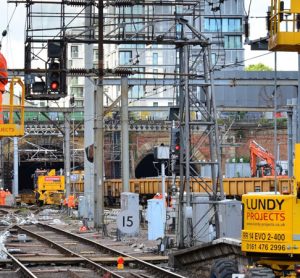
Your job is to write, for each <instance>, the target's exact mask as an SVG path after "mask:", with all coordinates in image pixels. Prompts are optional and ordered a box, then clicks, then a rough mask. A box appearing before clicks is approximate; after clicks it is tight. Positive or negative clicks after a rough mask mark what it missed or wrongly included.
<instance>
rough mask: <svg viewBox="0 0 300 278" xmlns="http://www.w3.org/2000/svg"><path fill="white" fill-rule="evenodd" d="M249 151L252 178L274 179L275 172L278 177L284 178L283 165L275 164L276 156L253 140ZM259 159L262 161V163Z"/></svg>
mask: <svg viewBox="0 0 300 278" xmlns="http://www.w3.org/2000/svg"><path fill="white" fill-rule="evenodd" d="M249 150H250V168H251V176H252V177H266V176H273V177H274V176H275V171H277V175H278V176H280V177H282V176H283V175H282V167H281V165H279V164H276V163H275V158H274V155H273V154H271V153H270V152H268V151H267V150H266V149H265V148H264V147H262V146H261V145H259V144H258V143H257V142H256V141H254V140H252V141H251V142H250V144H249ZM258 159H260V161H259V160H258ZM284 177H287V176H284Z"/></svg>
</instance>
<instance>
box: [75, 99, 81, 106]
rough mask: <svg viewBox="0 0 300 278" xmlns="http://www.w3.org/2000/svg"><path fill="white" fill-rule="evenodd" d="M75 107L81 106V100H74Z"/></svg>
mask: <svg viewBox="0 0 300 278" xmlns="http://www.w3.org/2000/svg"><path fill="white" fill-rule="evenodd" d="M75 106H76V107H83V100H75Z"/></svg>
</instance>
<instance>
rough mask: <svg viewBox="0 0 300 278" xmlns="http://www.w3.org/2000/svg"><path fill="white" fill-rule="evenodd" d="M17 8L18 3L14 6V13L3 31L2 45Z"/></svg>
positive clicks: (0, 42)
mask: <svg viewBox="0 0 300 278" xmlns="http://www.w3.org/2000/svg"><path fill="white" fill-rule="evenodd" d="M16 9H17V5H16V6H15V8H14V10H13V12H12V15H11V17H10V19H9V21H8V23H7V26H6V28H5V30H3V31H2V37H1V41H0V47H1V45H2V40H3V38H4V37H5V36H6V35H7V30H8V29H9V25H10V22H11V21H12V18H13V16H14V14H15V12H16Z"/></svg>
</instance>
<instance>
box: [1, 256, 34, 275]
mask: <svg viewBox="0 0 300 278" xmlns="http://www.w3.org/2000/svg"><path fill="white" fill-rule="evenodd" d="M2 251H3V252H4V253H5V254H6V255H7V256H8V257H9V258H10V259H11V261H12V262H13V263H14V264H15V265H16V266H17V267H19V268H20V271H21V272H22V274H23V276H22V277H24V278H38V277H37V276H35V275H34V274H33V273H32V272H31V271H30V270H29V269H28V268H27V267H26V266H25V265H23V264H22V263H21V262H20V261H19V260H18V259H17V258H15V257H14V256H13V255H12V254H10V253H9V252H7V251H5V250H2Z"/></svg>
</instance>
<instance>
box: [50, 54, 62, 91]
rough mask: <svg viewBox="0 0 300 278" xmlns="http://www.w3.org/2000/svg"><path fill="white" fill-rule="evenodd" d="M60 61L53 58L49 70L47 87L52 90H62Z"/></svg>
mask: <svg viewBox="0 0 300 278" xmlns="http://www.w3.org/2000/svg"><path fill="white" fill-rule="evenodd" d="M60 79H61V78H60V63H59V62H58V61H55V60H52V61H51V62H50V64H49V68H48V70H47V89H48V91H50V92H59V91H60V90H61V82H60V81H61V80H60Z"/></svg>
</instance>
